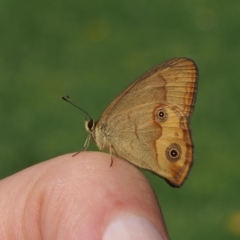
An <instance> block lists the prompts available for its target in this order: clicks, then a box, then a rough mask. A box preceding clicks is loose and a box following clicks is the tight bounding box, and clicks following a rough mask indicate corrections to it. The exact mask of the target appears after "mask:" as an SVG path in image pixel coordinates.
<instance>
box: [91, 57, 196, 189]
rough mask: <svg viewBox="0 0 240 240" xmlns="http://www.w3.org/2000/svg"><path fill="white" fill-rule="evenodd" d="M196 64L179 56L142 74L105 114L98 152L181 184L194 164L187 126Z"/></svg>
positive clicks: (97, 135) (97, 138)
mask: <svg viewBox="0 0 240 240" xmlns="http://www.w3.org/2000/svg"><path fill="white" fill-rule="evenodd" d="M197 80H198V70H197V66H196V64H195V63H194V61H193V60H191V59H188V58H175V59H172V60H169V61H166V62H164V63H163V64H161V65H159V66H156V67H155V68H153V69H152V70H150V71H148V72H147V73H145V74H143V75H142V76H141V77H140V78H138V79H137V80H135V81H134V82H133V83H132V84H131V85H130V86H129V87H128V88H127V89H125V90H124V91H123V92H122V93H121V94H120V95H119V96H118V97H117V98H116V99H115V100H114V101H113V102H112V103H111V104H110V105H109V106H108V108H107V109H106V110H105V111H104V112H103V114H102V116H101V118H100V119H99V121H98V122H97V124H96V128H95V132H94V135H93V139H94V140H95V142H96V144H97V145H98V146H99V148H100V149H106V150H113V152H114V153H115V154H116V155H117V156H119V157H122V158H124V159H126V160H128V161H129V162H131V163H133V164H135V165H137V166H139V167H141V168H144V169H147V170H150V171H152V172H154V173H156V174H158V175H160V176H161V177H163V178H165V179H166V180H167V181H169V182H170V183H171V184H172V185H175V186H180V185H181V184H182V182H183V181H184V179H185V178H186V176H187V173H188V171H189V169H190V166H191V164H192V161H193V143H192V139H191V131H190V128H189V122H190V117H191V113H192V111H193V108H194V103H195V99H196V93H197Z"/></svg>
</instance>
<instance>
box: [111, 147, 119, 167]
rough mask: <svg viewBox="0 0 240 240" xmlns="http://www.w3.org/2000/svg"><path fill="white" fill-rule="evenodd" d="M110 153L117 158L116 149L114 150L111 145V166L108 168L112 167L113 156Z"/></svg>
mask: <svg viewBox="0 0 240 240" xmlns="http://www.w3.org/2000/svg"><path fill="white" fill-rule="evenodd" d="M112 152H114V155H115V156H118V155H117V152H116V149H115V148H114V146H113V145H111V146H110V156H111V164H110V167H111V166H112V165H113V154H112Z"/></svg>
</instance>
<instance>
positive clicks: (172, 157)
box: [166, 143, 182, 162]
mask: <svg viewBox="0 0 240 240" xmlns="http://www.w3.org/2000/svg"><path fill="white" fill-rule="evenodd" d="M181 155H182V150H181V147H180V146H179V145H178V144H176V143H173V144H171V145H170V146H168V147H167V149H166V157H167V159H168V160H169V161H171V162H176V161H178V160H179V159H180V158H181Z"/></svg>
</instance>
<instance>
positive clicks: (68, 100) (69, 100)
mask: <svg viewBox="0 0 240 240" xmlns="http://www.w3.org/2000/svg"><path fill="white" fill-rule="evenodd" d="M62 99H63V100H64V101H66V102H68V103H70V104H72V105H73V106H74V107H76V108H78V109H80V110H81V111H82V112H84V113H86V114H87V116H88V117H89V118H90V120H92V118H91V116H90V115H89V114H88V113H87V112H86V111H85V110H84V109H82V108H80V107H79V106H77V105H76V104H75V103H74V102H73V101H72V100H71V98H70V97H69V96H68V95H66V97H63V96H62Z"/></svg>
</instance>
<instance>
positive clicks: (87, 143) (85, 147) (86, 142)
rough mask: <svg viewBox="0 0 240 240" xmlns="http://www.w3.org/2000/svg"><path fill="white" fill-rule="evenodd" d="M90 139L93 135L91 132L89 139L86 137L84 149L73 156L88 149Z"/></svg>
mask: <svg viewBox="0 0 240 240" xmlns="http://www.w3.org/2000/svg"><path fill="white" fill-rule="evenodd" d="M90 139H91V135H90V134H89V135H88V137H87V139H86V141H85V143H84V145H83V148H82V150H80V151H78V152H76V153H74V154H73V155H72V157H74V156H76V155H77V154H79V153H80V152H84V151H86V150H87V148H88V146H89V142H90Z"/></svg>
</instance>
